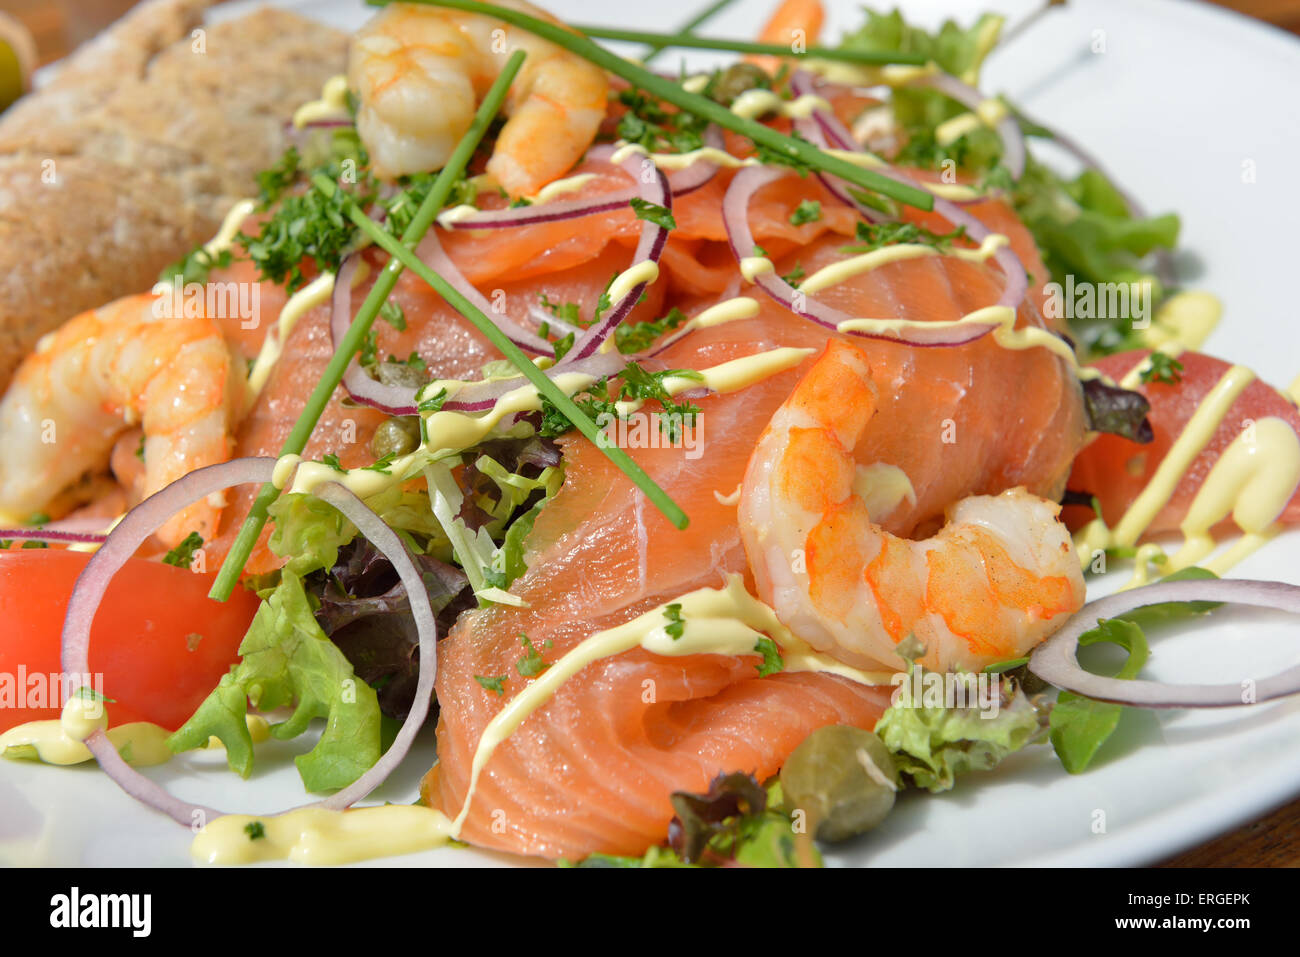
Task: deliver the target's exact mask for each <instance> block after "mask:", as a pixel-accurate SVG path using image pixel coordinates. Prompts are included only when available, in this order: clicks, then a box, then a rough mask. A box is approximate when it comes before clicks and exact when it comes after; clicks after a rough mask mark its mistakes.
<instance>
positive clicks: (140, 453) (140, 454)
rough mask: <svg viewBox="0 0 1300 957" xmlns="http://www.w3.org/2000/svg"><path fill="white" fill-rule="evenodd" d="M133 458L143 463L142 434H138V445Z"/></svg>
mask: <svg viewBox="0 0 1300 957" xmlns="http://www.w3.org/2000/svg"><path fill="white" fill-rule="evenodd" d="M135 457H136V458H138V459H139V460H140V461H141V462H143V461H144V433H143V432H141V433H140V444H139V445H137V446H136V448H135Z"/></svg>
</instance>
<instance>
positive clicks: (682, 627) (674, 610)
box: [664, 602, 686, 641]
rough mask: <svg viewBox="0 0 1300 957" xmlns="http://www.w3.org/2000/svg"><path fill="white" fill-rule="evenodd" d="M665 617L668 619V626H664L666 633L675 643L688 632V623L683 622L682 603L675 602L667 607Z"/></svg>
mask: <svg viewBox="0 0 1300 957" xmlns="http://www.w3.org/2000/svg"><path fill="white" fill-rule="evenodd" d="M664 617H665V618H667V619H668V624H666V625H664V632H665V633H666V634H667V635H668V637H669V638H671V639H672V640H673V641H677V640H678V639H679V638H681V636H682V635H683V634H685V632H686V622H685V621H683V620H682V606H681V603H680V602H673V603H672V604H671V605H667V606H665V607H664Z"/></svg>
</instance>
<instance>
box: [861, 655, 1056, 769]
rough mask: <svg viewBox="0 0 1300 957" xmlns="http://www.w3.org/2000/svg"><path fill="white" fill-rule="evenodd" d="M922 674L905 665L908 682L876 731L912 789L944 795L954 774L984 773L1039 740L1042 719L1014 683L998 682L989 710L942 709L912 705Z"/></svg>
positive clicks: (913, 665)
mask: <svg viewBox="0 0 1300 957" xmlns="http://www.w3.org/2000/svg"><path fill="white" fill-rule="evenodd" d="M901 647H902V646H900V648H901ZM925 674H926V672H925V670H924V669H923V668H922V667H921V666H920V665H919V664H917V663H916V661H915V660H908V662H907V674H906V679H907V680H905V681H903V682H902V684H901V685H900V686H899V691H898V693H897V697H896V698H895V701H894V703H893V704H892V705H891V706H890V708H889V709H888V710H887V711H886V712H885V713H884V714H883V715H882V716H881V718H880V720H879V721H878V722H876V728H875V731H876V734H878V735H879V736H880V739H881V740H882V741H883V742H884V743H885V746H886V747H887V748H889V750H890V752H891V753H892V755H893V758H894V764H895V766H896V767H897V769H898V771H899V773H900V774H901V775H903V777H904V779H905V780H910V782H911V783H912V784H914V785H915V786H916V787H919V788H925V789H926V790H928V791H947V790H949V789H950V788H951V787H952V786H953V784H955V783H956V778H957V775H959V774H962V773H964V772H966V771H987V770H989V769H990V768H993V767H995V766H996V765H997V764H998V763H999V762H1000V761H1002V759H1003V758H1005V757H1006V756H1007V755H1008V754H1011V753H1012V752H1015V751H1019V750H1020V749H1021V748H1023V747H1024V746H1025V745H1026V744H1029V743H1030V742H1032V741H1035V740H1037V738H1038V737H1039V736H1040V734H1041V732H1042V730H1043V716H1042V714H1041V713H1040V711H1039V710H1038V709H1037V708H1036V707H1035V706H1034V704H1033V703H1032V702H1031V701H1030V700H1029V697H1028V695H1026V693H1025V692H1024V690H1023V688H1021V687H1020V686H1019V685H1018V684H1017V683H1015V682H1014V680H1013V679H1008V678H1004V679H1002V680H1000V681H998V682H997V688H996V689H995V690H996V693H997V694H998V695H999V696H1000V700H999V702H998V706H997V708H996V710H993V709H991V708H990V709H984V708H980V707H978V706H977V703H976V704H975V705H972V706H966V707H945V706H944V705H942V704H941V705H938V706H934V705H931V704H929V703H927V702H926V700H925V698H924V697H923V698H922V699H921V700H917V699H916V696H915V694H914V692H913V687H914V684H919V682H917V681H916V678H923V677H924V675H925ZM961 677H963V678H968V679H970V680H972V682H973V681H974V680H975V679H976V676H975V675H963V676H961ZM980 677H983V676H980Z"/></svg>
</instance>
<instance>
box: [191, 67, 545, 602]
mask: <svg viewBox="0 0 1300 957" xmlns="http://www.w3.org/2000/svg"><path fill="white" fill-rule="evenodd" d="M523 62H524V52H523V51H522V50H517V51H516V52H515V53H514V55H513V56H511V57H510V59H509V60H507V61H506V64H505V66H504V67H503V68H502V70H501V74H500V76H498V77H497V78H496V82H494V83H493V84H492V88H491V89H489V90H488V92H487V95H486V96H485V97H484V98H483V102H482V104H481V105H480V106H479V108H478V112H477V113H476V114H475V116H474V122H473V123H472V124H471V125H470V128H469V130H468V131H467V132H466V133H465V136H464V138H463V139H461V141H460V143H459V144H457V146H456V149H455V150H453V151H452V154H451V158H450V159H448V160H447V165H446V166H444V167H443V168H442V172H441V173H439V174H438V178H437V180H435V181H434V184H433V186H432V188H431V189H430V190H429V194H428V196H426V197H425V198H424V202H423V203H421V204H420V209H419V211H418V212H416V214H415V218H414V219H412V220H411V223H410V225H409V226H407V227H406V230H405V231H404V232H403V233H402V249H403V250H407V249H408V248H410V249H413V248H415V246H416V245H418V244H419V242H420V240H421V239H422V238H423V237H424V234H425V233H426V232H427V231H428V229H429V227H430V226H431V225H432V224H433V221H434V219H435V217H437V215H438V213H439V212H441V211H442V208H443V206H444V205H445V203H446V201H447V197H448V195H450V193H451V191H452V189H453V188H454V187H455V186H456V183H457V181H458V180H459V179H460V175H461V173H462V172H464V169H465V166H466V164H468V163H469V161H470V158H471V157H472V156H473V155H474V151H475V150H476V149H478V145H479V143H480V142H481V141H482V140H483V137H484V135H485V134H486V133H487V131H488V128H489V127H490V126H491V125H492V120H493V119H494V118H495V117H496V114H497V112H498V111H499V110H500V109H501V104H502V103H503V102H505V98H506V93H507V92H508V91H509V89H510V84H511V82H512V81H513V80H514V78H515V75H516V74H517V73H518V72H519V68H520V66H522V65H523ZM385 238H388V237H387V234H385ZM408 258H414V257H413V256H410V255H409V254H408ZM402 266H403V260H401V259H399V258H393V259H392V260H390V261H389V263H388V265H386V266H385V267H384V269H383V271H382V272H381V273H380V274H379V278H378V279H377V280H375V284H374V286H373V287H372V288H371V290H370V294H369V295H368V296H366V301H365V302H364V303H362V305H361V309H360V310H359V311H358V312H357V315H356V318H355V319H353V320H352V325H351V326H349V327H348V331H347V334H346V335H344V337H343V341H342V342H341V343H339V347H338V349H337V350H336V351H335V353H334V357H333V358H332V359H331V360H330V363H329V365H328V366H327V367H326V369H325V373H324V375H322V376H321V379H320V381H319V382H318V383H316V388H315V390H314V391H313V392H312V394H311V396H310V397H309V398H308V399H307V404H306V406H305V407H304V408H303V410H302V414H301V415H300V416H298V421H297V422H296V423H294V426H293V430H292V431H291V432H290V433H289V437H288V438H287V439H285V442H284V447H283V448H282V449H281V450H280V454H281V455H301V454H302V450H303V449H304V448H306V446H307V439H308V438H310V436H311V433H312V430H314V429H315V428H316V423H317V421H318V420H319V419H320V417H321V414H322V413H323V412H324V411H325V406H326V405H327V404H328V403H329V400H330V396H332V395H333V394H334V390H335V389H336V388H337V387H338V384H339V382H341V381H342V379H343V373H344V372H345V371H347V367H348V364H349V363H350V362H351V361H352V357H353V356H355V355H356V354H357V352H358V351H359V350H360V348H361V344H362V342H363V341H364V340H365V338H366V334H367V333H368V332H369V331H370V327H371V325H372V324H373V323H374V321H375V317H376V316H377V315H378V314H379V310H380V308H381V307H382V306H383V304H384V303H385V302H386V301H387V300H388V296H389V294H390V293H392V291H393V287H394V286H396V285H397V279H398V277H399V276H400V275H401V274H402ZM530 364H531V363H530ZM279 494H280V493H279V490H278V489H277V488H276V487H275V486H274V485H272V484H271V483H270V482H267V483H266V484H265V485H264V486H262V491H261V492H260V493H258V496H257V500H256V501H255V502H254V503H253V507H252V509H251V510H250V511H249V513H248V517H247V518H246V519H244V525H243V527H242V528H240V530H239V535H238V536H237V537H236V538H235V542H234V544H233V545H232V546H231V548H230V553H229V554H228V555H226V560H225V562H224V563H223V564H222V566H221V571H220V572H218V574H217V579H216V581H215V582H213V583H212V590H211V591H210V592H209V593H208V596H209V597H210V598H215V599H216V600H217V601H225V600H226V599H228V598H229V597H230V593H231V592H233V591H234V589H235V584H236V583H237V582H238V581H239V576H240V574H241V573H242V572H243V570H244V563H245V562H247V561H248V557H249V555H251V554H252V553H253V546H254V545H255V544H256V543H257V538H258V536H259V535H261V534H262V527H263V526H264V525H265V524H266V518H267V510H268V509H269V508H270V507H271V503H272V502H274V501H275V499H276V496H277V495H279Z"/></svg>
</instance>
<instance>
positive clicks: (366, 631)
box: [311, 538, 475, 721]
mask: <svg viewBox="0 0 1300 957" xmlns="http://www.w3.org/2000/svg"><path fill="white" fill-rule="evenodd" d="M411 558H412V560H413V561H414V562H415V565H416V568H418V569H419V571H420V574H421V576H422V577H423V579H424V586H425V590H426V591H427V592H428V594H429V600H430V603H431V604H432V606H433V610H434V613H435V614H437V616H438V634H439V635H446V634H447V632H448V631H449V630H450V628H451V626H452V625H453V624H454V623H455V620H456V618H457V616H458V615H459V614H460V613H461V612H462V611H464V610H465V609H466V608H470V607H473V606H474V604H475V602H474V596H473V592H472V591H471V590H470V588H469V580H468V579H467V578H466V577H465V573H464V572H462V571H461V570H460V569H458V568H456V567H454V566H452V565H448V564H446V563H444V562H441V561H438V560H437V559H436V558H433V557H431V556H429V555H412V556H411ZM311 587H312V590H313V593H314V595H315V596H316V598H317V599H318V601H319V602H320V604H319V607H318V608H317V609H316V622H317V624H319V625H320V627H321V630H322V631H324V632H325V634H326V635H327V636H328V637H329V638H330V640H331V641H333V642H334V644H335V645H336V646H338V648H339V650H340V651H342V652H343V654H344V656H345V657H346V658H347V659H348V661H349V662H351V664H352V667H353V668H354V669H355V670H356V673H357V676H358V677H359V678H361V679H362V680H363V681H365V682H366V683H367V684H369V685H370V686H371V687H373V688H374V689H375V690H376V692H377V693H378V697H379V706H380V709H381V710H382V711H383V713H384V714H386V715H388V716H389V717H392V718H396V719H398V720H399V721H400V720H404V719H405V718H406V715H407V713H408V712H409V711H410V709H411V705H412V703H413V702H414V700H415V686H416V683H417V679H418V674H419V668H420V653H419V635H418V633H417V631H416V627H415V620H414V618H413V617H412V616H411V602H410V597H409V596H408V595H407V592H406V586H405V585H403V584H402V582H401V580H400V579H399V578H398V575H397V572H396V570H395V569H394V568H393V566H392V564H391V563H390V562H389V561H388V559H386V558H384V556H383V555H382V554H381V553H380V552H379V551H378V550H377V549H376V548H375V547H374V546H373V545H371V544H370V543H369V542H368V541H366V540H365V539H363V538H357V539H355V540H353V541H352V542H351V543H350V544H348V545H345V546H344V547H343V548H341V549H340V550H339V561H338V563H337V564H335V565H334V566H333V567H332V568H331V569H330V572H329V574H325V573H318V574H317V575H315V576H313V579H312V581H311Z"/></svg>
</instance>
